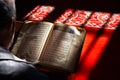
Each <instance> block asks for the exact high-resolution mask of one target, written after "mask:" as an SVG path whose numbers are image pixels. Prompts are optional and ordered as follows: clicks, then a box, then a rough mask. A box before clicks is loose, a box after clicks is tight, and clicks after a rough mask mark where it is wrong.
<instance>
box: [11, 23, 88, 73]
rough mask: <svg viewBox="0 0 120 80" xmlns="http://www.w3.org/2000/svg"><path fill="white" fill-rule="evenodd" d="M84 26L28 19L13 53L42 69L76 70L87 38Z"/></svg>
mask: <svg viewBox="0 0 120 80" xmlns="http://www.w3.org/2000/svg"><path fill="white" fill-rule="evenodd" d="M85 33H86V31H85V29H83V28H76V27H74V26H68V25H65V24H62V23H51V22H29V21H26V22H24V24H23V25H22V29H21V31H20V33H19V36H18V38H17V40H16V42H15V44H14V46H13V49H12V52H13V53H14V54H15V55H16V56H18V57H20V58H22V59H26V60H27V61H29V62H38V64H40V65H41V66H42V67H43V68H46V69H50V70H56V71H63V72H74V71H75V70H76V69H77V67H78V63H79V57H80V53H81V50H82V46H83V43H84V38H85Z"/></svg>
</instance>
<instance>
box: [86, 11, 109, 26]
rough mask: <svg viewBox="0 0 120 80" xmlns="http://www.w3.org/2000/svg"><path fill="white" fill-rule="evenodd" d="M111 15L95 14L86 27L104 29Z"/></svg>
mask: <svg viewBox="0 0 120 80" xmlns="http://www.w3.org/2000/svg"><path fill="white" fill-rule="evenodd" d="M109 16H110V13H104V12H94V13H93V14H92V15H91V18H90V19H89V20H88V22H87V23H86V25H85V26H89V27H96V28H102V26H103V25H104V24H105V22H106V21H107V20H108V19H109Z"/></svg>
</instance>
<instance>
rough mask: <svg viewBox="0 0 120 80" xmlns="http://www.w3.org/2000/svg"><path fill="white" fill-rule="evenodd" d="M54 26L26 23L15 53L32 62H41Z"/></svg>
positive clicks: (14, 50)
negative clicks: (40, 58)
mask: <svg viewBox="0 0 120 80" xmlns="http://www.w3.org/2000/svg"><path fill="white" fill-rule="evenodd" d="M52 29H53V24H52V23H49V22H38V23H36V22H30V23H25V24H24V25H23V28H22V30H21V32H20V35H19V37H18V39H17V42H16V44H15V45H14V47H13V50H12V51H13V53H14V54H16V55H17V56H18V57H20V58H22V59H26V60H27V61H30V62H36V61H38V60H39V57H40V55H41V52H42V49H43V48H44V45H45V43H46V41H47V39H48V36H49V33H50V32H51V31H52Z"/></svg>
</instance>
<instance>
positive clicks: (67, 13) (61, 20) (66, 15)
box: [55, 9, 74, 23]
mask: <svg viewBox="0 0 120 80" xmlns="http://www.w3.org/2000/svg"><path fill="white" fill-rule="evenodd" d="M73 12H74V10H73V9H67V10H66V11H65V12H64V13H63V14H62V15H61V16H60V17H59V18H58V19H57V20H56V21H55V22H56V23H64V22H65V21H66V20H67V19H68V18H69V17H70V16H71V14H72V13H73Z"/></svg>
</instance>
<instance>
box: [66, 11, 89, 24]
mask: <svg viewBox="0 0 120 80" xmlns="http://www.w3.org/2000/svg"><path fill="white" fill-rule="evenodd" d="M90 14H91V12H88V11H84V10H81V11H80V10H76V12H75V13H73V14H72V16H71V17H70V18H69V19H68V20H67V21H66V23H65V24H67V25H73V26H81V25H82V24H84V22H85V21H86V19H87V18H88V17H89V15H90Z"/></svg>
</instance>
